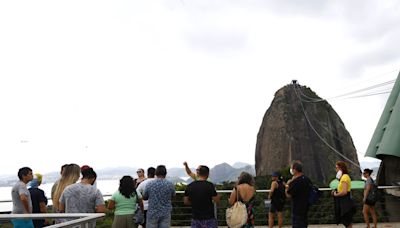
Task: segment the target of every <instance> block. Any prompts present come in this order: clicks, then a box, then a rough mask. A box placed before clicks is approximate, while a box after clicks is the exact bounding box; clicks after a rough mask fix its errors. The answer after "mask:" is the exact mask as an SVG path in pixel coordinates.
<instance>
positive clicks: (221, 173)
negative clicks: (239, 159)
mask: <svg viewBox="0 0 400 228" xmlns="http://www.w3.org/2000/svg"><path fill="white" fill-rule="evenodd" d="M243 171H245V172H248V173H250V174H251V175H253V176H255V168H254V166H252V165H247V166H245V167H242V168H237V169H236V168H234V167H232V166H230V165H229V164H227V163H222V164H219V165H216V166H214V168H212V169H211V171H210V179H211V181H212V182H214V183H222V182H224V181H236V180H237V178H238V177H239V175H240V173H241V172H243Z"/></svg>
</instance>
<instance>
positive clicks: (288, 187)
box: [285, 179, 293, 198]
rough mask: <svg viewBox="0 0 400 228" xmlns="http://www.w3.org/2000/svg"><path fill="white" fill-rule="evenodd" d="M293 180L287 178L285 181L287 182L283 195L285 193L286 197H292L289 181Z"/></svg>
mask: <svg viewBox="0 0 400 228" xmlns="http://www.w3.org/2000/svg"><path fill="white" fill-rule="evenodd" d="M292 181H293V179H291V180H289V181H288V182H287V184H286V185H285V195H286V197H287V198H292V195H291V193H292V192H291V191H292V188H291V186H290V183H291V182H292Z"/></svg>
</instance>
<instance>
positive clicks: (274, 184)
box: [268, 181, 278, 199]
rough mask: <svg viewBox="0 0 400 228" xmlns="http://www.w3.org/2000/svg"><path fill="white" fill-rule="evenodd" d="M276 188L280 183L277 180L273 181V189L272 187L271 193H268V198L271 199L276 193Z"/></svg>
mask: <svg viewBox="0 0 400 228" xmlns="http://www.w3.org/2000/svg"><path fill="white" fill-rule="evenodd" d="M276 188H278V183H277V182H276V181H272V183H271V189H270V191H269V194H268V199H271V197H272V194H273V193H274V191H275V189H276Z"/></svg>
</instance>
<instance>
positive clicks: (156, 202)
mask: <svg viewBox="0 0 400 228" xmlns="http://www.w3.org/2000/svg"><path fill="white" fill-rule="evenodd" d="M156 176H157V178H156V179H155V180H153V181H151V182H149V183H148V184H147V185H146V188H145V190H144V194H143V199H144V200H148V203H149V206H148V210H147V220H146V226H147V228H153V227H154V228H164V227H170V224H171V211H172V204H171V199H172V197H173V196H175V187H174V185H173V184H172V183H171V182H169V181H167V180H166V179H165V177H166V176H167V169H166V168H165V166H164V165H159V166H157V168H156Z"/></svg>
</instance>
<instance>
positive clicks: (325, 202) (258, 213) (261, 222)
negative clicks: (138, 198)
mask: <svg viewBox="0 0 400 228" xmlns="http://www.w3.org/2000/svg"><path fill="white" fill-rule="evenodd" d="M379 189H380V190H379V191H380V199H379V201H378V202H377V203H376V206H375V208H376V211H377V213H378V217H379V221H380V222H400V213H398V211H400V197H396V196H393V195H390V194H386V190H389V189H390V190H396V191H399V192H400V186H379ZM320 190H321V191H322V192H323V195H322V196H321V198H320V200H319V201H318V202H317V203H316V204H315V205H312V206H311V207H310V210H309V213H308V219H309V223H310V224H334V223H335V221H334V204H333V198H332V197H331V189H330V188H320ZM269 191H270V190H257V191H256V200H255V203H254V209H255V214H254V216H255V225H257V226H265V225H268V211H267V209H266V208H265V204H264V200H265V199H266V198H267V195H268V193H269ZM217 192H218V193H219V194H220V195H221V202H220V203H219V204H218V205H216V215H217V216H216V217H217V220H218V224H219V225H220V226H226V219H225V211H226V208H227V207H228V198H229V195H230V193H231V192H232V191H231V190H222V191H221V190H220V191H217ZM182 193H183V191H178V192H177V196H175V198H174V199H173V202H172V204H173V211H172V219H171V225H172V226H190V223H191V217H192V214H191V208H190V206H186V205H184V204H183V202H182V197H183V194H182ZM362 195H363V190H362V189H354V190H352V196H353V198H354V200H355V201H356V205H357V212H356V214H355V215H354V217H353V220H354V222H361V223H362V222H363V221H364V220H363V215H362V207H363V203H362ZM283 216H284V224H286V225H288V224H290V223H291V202H290V200H286V203H285V206H284V210H283ZM275 222H276V217H275Z"/></svg>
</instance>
